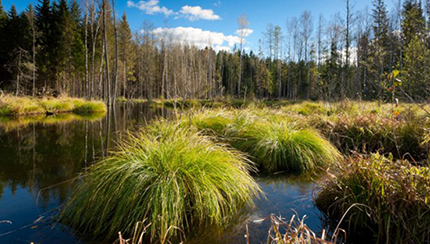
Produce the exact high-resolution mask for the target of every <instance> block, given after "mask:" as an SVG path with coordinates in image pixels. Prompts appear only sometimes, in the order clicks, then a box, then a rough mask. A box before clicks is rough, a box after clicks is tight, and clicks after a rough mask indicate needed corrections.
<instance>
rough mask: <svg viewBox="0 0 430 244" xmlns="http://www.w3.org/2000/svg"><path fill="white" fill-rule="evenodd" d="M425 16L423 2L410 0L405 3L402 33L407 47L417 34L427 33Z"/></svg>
mask: <svg viewBox="0 0 430 244" xmlns="http://www.w3.org/2000/svg"><path fill="white" fill-rule="evenodd" d="M425 29H426V25H425V17H424V13H423V9H422V7H421V2H416V1H414V0H408V1H406V2H405V4H404V5H403V22H402V34H403V41H404V42H403V43H404V45H405V47H408V46H409V43H410V42H411V40H412V39H414V38H415V36H420V37H422V35H423V34H424V33H425Z"/></svg>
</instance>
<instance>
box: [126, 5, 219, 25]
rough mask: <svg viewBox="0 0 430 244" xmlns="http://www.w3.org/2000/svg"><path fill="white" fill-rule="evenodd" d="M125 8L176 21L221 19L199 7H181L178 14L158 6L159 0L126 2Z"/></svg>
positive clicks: (212, 12) (208, 10) (211, 11)
mask: <svg viewBox="0 0 430 244" xmlns="http://www.w3.org/2000/svg"><path fill="white" fill-rule="evenodd" d="M127 7H129V8H138V9H140V10H142V11H144V12H145V13H146V14H150V15H152V14H158V13H162V14H164V15H165V16H166V17H168V16H169V15H176V19H178V18H185V19H188V20H190V21H196V20H200V19H204V20H219V19H221V17H220V16H219V15H216V14H215V13H214V11H213V10H212V9H202V7H200V6H188V5H185V6H182V8H181V9H180V10H179V12H175V11H173V10H171V9H168V8H166V7H164V6H160V1H159V0H146V1H143V0H142V1H139V2H137V3H135V2H133V1H131V0H129V1H127Z"/></svg>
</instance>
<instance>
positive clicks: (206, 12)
mask: <svg viewBox="0 0 430 244" xmlns="http://www.w3.org/2000/svg"><path fill="white" fill-rule="evenodd" d="M179 14H180V15H179V16H180V17H183V18H186V19H188V20H190V21H196V20H199V19H204V20H219V19H221V18H220V17H219V15H216V14H215V13H214V11H213V10H212V9H202V8H201V7H200V6H188V5H186V6H183V7H182V8H181V10H179Z"/></svg>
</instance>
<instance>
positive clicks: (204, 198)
mask: <svg viewBox="0 0 430 244" xmlns="http://www.w3.org/2000/svg"><path fill="white" fill-rule="evenodd" d="M251 170H253V166H252V164H251V163H250V162H247V161H246V159H245V158H244V156H243V155H242V154H241V153H239V152H237V151H234V150H231V149H228V148H226V147H225V146H222V145H219V144H216V143H214V142H213V141H212V140H211V139H210V138H209V137H207V136H203V135H201V134H199V133H198V132H196V131H195V129H190V128H187V127H184V126H179V125H178V124H174V123H166V122H159V123H155V124H154V125H151V126H149V127H147V128H146V129H145V130H142V131H141V132H139V133H138V134H137V135H134V136H132V135H130V136H129V139H128V140H126V141H124V142H122V143H120V145H119V149H118V151H116V152H114V153H113V155H112V156H111V157H109V158H106V159H104V160H103V161H101V162H99V163H97V164H95V165H93V166H91V167H90V168H89V169H88V170H87V171H86V172H85V174H84V179H83V182H82V183H81V184H79V185H78V186H77V188H76V190H75V191H74V192H73V194H72V197H71V199H70V200H69V202H68V203H67V204H66V206H65V208H64V209H63V211H62V212H61V213H60V216H61V218H60V219H61V220H62V221H63V222H64V223H67V224H68V225H70V226H71V227H73V228H75V229H78V230H80V231H82V232H84V233H89V234H91V235H92V236H94V237H101V238H107V239H109V238H114V237H115V236H116V235H117V233H118V231H119V230H121V231H122V233H123V234H124V235H128V236H131V233H133V231H134V227H135V224H136V223H137V222H139V221H144V220H146V221H145V223H148V224H150V226H149V227H148V233H149V235H150V237H151V239H152V241H160V242H161V243H163V242H165V241H167V240H169V239H171V238H180V237H183V236H182V234H186V233H189V231H190V230H191V228H192V227H193V226H194V227H195V226H204V225H206V224H212V225H217V226H222V225H223V224H225V221H227V220H228V218H229V217H230V216H233V215H234V214H235V213H236V212H237V211H238V209H239V208H241V207H243V206H245V205H246V204H250V203H252V199H253V197H255V196H256V195H257V194H259V192H260V189H259V187H258V185H257V183H256V182H255V181H254V179H253V178H252V177H251V176H250V174H249V171H251ZM181 233H182V234H181Z"/></svg>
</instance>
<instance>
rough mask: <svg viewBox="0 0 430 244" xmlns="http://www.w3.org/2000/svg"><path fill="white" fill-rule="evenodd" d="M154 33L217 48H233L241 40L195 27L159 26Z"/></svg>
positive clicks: (173, 39)
mask: <svg viewBox="0 0 430 244" xmlns="http://www.w3.org/2000/svg"><path fill="white" fill-rule="evenodd" d="M154 34H155V35H156V36H158V37H162V36H165V35H166V36H169V37H171V40H172V41H173V42H176V43H188V44H194V45H195V46H197V47H198V48H205V47H207V46H212V47H213V48H214V49H215V50H231V49H232V48H233V47H234V45H237V44H238V43H239V42H240V38H239V37H237V36H233V35H224V33H221V32H212V31H207V30H202V29H199V28H193V27H176V28H157V29H155V30H154Z"/></svg>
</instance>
